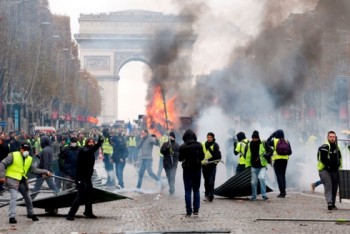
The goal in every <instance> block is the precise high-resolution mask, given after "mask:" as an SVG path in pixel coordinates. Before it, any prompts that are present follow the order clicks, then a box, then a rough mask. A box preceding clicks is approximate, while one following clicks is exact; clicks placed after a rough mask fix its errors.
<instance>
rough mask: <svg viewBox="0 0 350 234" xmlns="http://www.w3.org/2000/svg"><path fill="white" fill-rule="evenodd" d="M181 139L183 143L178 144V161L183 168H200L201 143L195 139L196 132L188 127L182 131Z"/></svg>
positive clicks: (201, 158) (202, 155) (202, 153)
mask: <svg viewBox="0 0 350 234" xmlns="http://www.w3.org/2000/svg"><path fill="white" fill-rule="evenodd" d="M182 140H183V141H184V143H183V144H182V145H181V146H180V154H179V161H180V162H182V168H183V169H184V170H186V169H190V170H201V166H202V164H201V162H202V160H203V159H204V152H203V147H202V144H201V143H199V142H198V141H197V136H196V134H195V133H194V132H193V131H192V130H190V129H188V130H186V132H185V133H184V135H183V137H182Z"/></svg>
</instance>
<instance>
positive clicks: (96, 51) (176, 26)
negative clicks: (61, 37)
mask: <svg viewBox="0 0 350 234" xmlns="http://www.w3.org/2000/svg"><path fill="white" fill-rule="evenodd" d="M79 25H80V27H79V33H78V34H75V35H74V37H75V39H76V41H77V43H78V45H79V59H80V62H81V68H82V69H86V70H87V71H89V72H90V73H91V74H93V75H94V76H95V77H96V79H97V81H98V84H99V87H100V93H101V97H102V103H101V104H102V108H101V109H102V111H101V114H100V116H98V118H99V122H100V123H113V122H114V121H116V120H118V82H119V81H121V80H123V79H124V77H119V71H120V70H121V68H122V67H123V66H124V65H125V64H126V63H128V62H131V61H141V62H144V63H146V64H149V59H150V58H148V55H147V53H146V50H147V48H148V46H149V44H150V42H152V40H154V34H155V32H157V30H162V29H171V30H174V31H175V32H174V33H176V31H179V32H180V31H181V30H186V29H188V28H189V27H192V25H191V23H190V22H189V21H188V20H186V19H185V18H184V17H180V16H176V15H165V14H162V13H159V12H152V11H142V10H127V11H118V12H110V13H108V14H107V13H101V14H80V17H79ZM188 41H189V42H190V43H189V44H190V46H189V47H188V48H187V49H186V50H187V51H183V53H184V54H189V53H190V52H191V50H192V44H193V42H194V39H193V38H188ZM150 67H151V66H150ZM151 69H152V67H151ZM125 79H127V78H126V77H125Z"/></svg>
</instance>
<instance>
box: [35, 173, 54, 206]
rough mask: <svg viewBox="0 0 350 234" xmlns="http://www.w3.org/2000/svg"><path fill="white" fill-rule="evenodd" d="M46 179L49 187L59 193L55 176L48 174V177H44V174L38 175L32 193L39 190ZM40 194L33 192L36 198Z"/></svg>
mask: <svg viewBox="0 0 350 234" xmlns="http://www.w3.org/2000/svg"><path fill="white" fill-rule="evenodd" d="M44 181H46V183H47V185H48V186H49V188H50V189H51V190H52V191H53V192H54V193H55V194H57V193H59V190H58V189H57V188H56V185H55V183H54V180H53V177H51V176H47V177H46V178H42V175H38V176H37V180H36V181H35V184H34V189H33V190H32V193H35V192H38V191H39V190H40V189H41V186H42V185H43V183H44ZM37 195H38V194H37V193H36V194H32V195H31V197H32V199H33V200H34V199H35V198H36V196H37Z"/></svg>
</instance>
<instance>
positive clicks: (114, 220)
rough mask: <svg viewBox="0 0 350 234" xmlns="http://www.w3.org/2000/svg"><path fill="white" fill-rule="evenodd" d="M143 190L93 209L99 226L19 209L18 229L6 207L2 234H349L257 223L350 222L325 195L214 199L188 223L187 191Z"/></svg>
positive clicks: (335, 227) (349, 214)
mask: <svg viewBox="0 0 350 234" xmlns="http://www.w3.org/2000/svg"><path fill="white" fill-rule="evenodd" d="M178 182H179V183H181V180H180V181H178ZM134 183H136V182H135V181H133V183H132V184H134ZM144 186H145V187H146V186H147V187H148V186H149V187H150V188H151V189H148V190H147V189H145V190H144V191H145V192H146V193H144V194H142V193H136V192H135V191H133V189H131V188H130V189H127V191H123V192H122V193H123V194H124V195H126V196H129V197H130V198H132V200H131V199H126V200H120V201H115V202H109V203H101V204H95V205H94V213H95V214H96V215H97V216H98V219H96V220H91V219H85V218H84V217H83V215H82V212H83V208H80V209H79V211H78V213H77V217H76V220H75V221H67V220H66V219H65V214H66V213H67V212H68V209H60V210H59V212H58V215H57V216H48V215H46V214H45V212H44V210H41V209H35V212H36V213H37V214H38V215H39V218H40V220H39V221H38V222H32V221H31V220H29V219H27V218H26V211H25V208H23V207H18V209H17V211H18V212H17V213H18V215H17V221H18V223H17V224H16V225H10V224H8V217H7V207H6V208H0V233H171V232H183V233H189V232H192V233H193V232H202V233H225V232H231V233H245V234H246V233H259V234H260V233H284V234H287V233H350V227H349V226H348V225H347V223H340V224H338V223H336V222H335V221H332V222H325V221H323V222H320V221H319V222H316V221H256V220H257V219H264V218H274V219H283V218H286V219H303V220H304V219H317V220H335V219H339V218H342V219H349V220H350V203H348V202H347V200H343V202H342V203H338V204H337V206H338V208H339V210H336V211H328V210H327V208H326V203H325V201H324V199H323V194H321V193H315V194H311V193H310V192H304V193H298V192H293V191H288V196H287V197H286V198H285V199H281V198H277V197H276V196H277V193H269V199H268V200H267V201H262V200H259V199H261V197H258V201H254V202H252V201H249V200H248V199H226V198H215V200H214V202H212V203H204V202H201V208H200V212H199V216H198V217H197V218H194V217H190V218H185V201H184V198H183V189H180V188H177V193H176V195H175V196H169V195H168V192H167V188H164V189H163V191H161V192H156V187H155V183H154V181H152V180H151V179H148V178H145V184H144ZM152 186H154V187H152ZM130 187H131V186H130Z"/></svg>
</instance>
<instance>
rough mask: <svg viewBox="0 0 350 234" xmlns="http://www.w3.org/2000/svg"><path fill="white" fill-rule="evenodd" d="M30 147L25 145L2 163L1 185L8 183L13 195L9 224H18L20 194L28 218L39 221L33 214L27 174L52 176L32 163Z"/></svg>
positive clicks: (0, 170) (0, 166)
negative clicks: (17, 211)
mask: <svg viewBox="0 0 350 234" xmlns="http://www.w3.org/2000/svg"><path fill="white" fill-rule="evenodd" d="M29 150H30V146H29V144H28V143H23V144H22V145H21V148H20V150H19V151H15V152H12V153H10V154H9V155H8V156H7V157H6V158H5V159H3V160H2V161H1V163H0V183H1V182H6V185H7V188H8V190H9V192H10V194H11V199H10V204H9V223H11V224H14V223H17V220H16V202H17V194H18V192H20V193H21V194H22V196H23V198H24V201H25V204H26V207H27V218H29V219H32V220H33V221H38V220H39V219H38V217H37V216H36V215H35V214H34V213H33V204H32V199H31V197H30V196H29V186H28V181H27V173H28V172H31V173H33V174H38V175H39V174H42V175H43V176H52V173H51V172H50V171H48V170H45V169H38V168H36V167H35V166H34V165H33V164H32V162H33V158H32V157H31V156H30V155H29Z"/></svg>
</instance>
